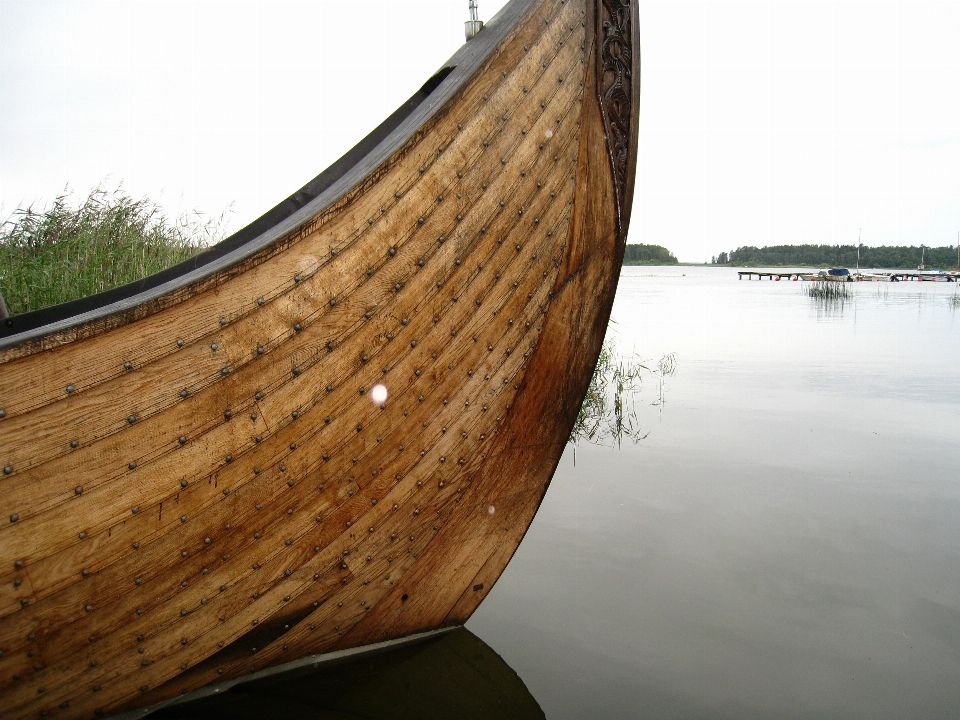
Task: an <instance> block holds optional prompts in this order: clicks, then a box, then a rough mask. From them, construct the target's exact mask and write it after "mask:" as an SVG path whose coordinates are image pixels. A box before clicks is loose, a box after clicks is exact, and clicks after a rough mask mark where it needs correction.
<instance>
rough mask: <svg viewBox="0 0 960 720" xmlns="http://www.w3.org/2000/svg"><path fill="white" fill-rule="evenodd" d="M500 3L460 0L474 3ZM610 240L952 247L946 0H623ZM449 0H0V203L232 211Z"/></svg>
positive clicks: (394, 74)
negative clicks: (621, 120) (637, 126)
mask: <svg viewBox="0 0 960 720" xmlns="http://www.w3.org/2000/svg"><path fill="white" fill-rule="evenodd" d="M503 4H504V0H480V15H481V17H482V18H484V19H489V18H490V17H491V16H492V15H493V14H494V12H495V11H496V10H498V9H499V8H500V7H501V6H502V5H503ZM640 9H641V45H642V53H643V72H642V85H643V90H642V93H641V96H642V100H641V104H642V108H641V118H640V123H641V132H640V137H641V140H640V165H639V170H638V185H637V197H636V206H635V209H634V215H633V226H632V228H631V232H630V242H646V243H656V244H661V245H665V246H666V247H668V248H670V249H671V250H672V251H673V252H674V253H675V254H677V255H678V257H680V259H681V260H685V261H693V262H698V261H703V260H708V259H709V258H710V256H711V255H715V254H717V253H719V252H720V251H721V250H730V249H732V248H735V247H737V246H739V245H748V244H750V245H767V244H771V245H772V244H781V243H802V242H809V243H828V244H834V243H855V242H856V239H857V233H858V231H859V228H861V227H862V228H863V242H864V243H866V244H868V245H882V244H920V243H923V244H925V245H952V244H955V243H956V242H957V232H958V230H960V2H937V3H927V2H881V1H878V0H870V1H869V2H829V1H817V0H798V1H795V2H788V1H782V2H781V1H779V0H768V1H766V2H757V1H751V2H729V1H727V0H711V1H709V2H687V1H683V0H649V1H641V3H640ZM466 16H467V2H466V0H432V1H430V0H421V1H419V2H416V1H414V0H386V1H383V2H376V1H374V0H362V1H361V0H309V1H306V0H302V1H299V2H279V1H277V2H262V1H251V2H243V1H241V0H231V1H230V2H213V1H203V0H190V1H189V2H188V1H186V0H162V1H149V0H126V1H123V2H118V1H116V0H112V1H101V2H92V1H90V0H68V1H63V0H0V219H2V218H5V217H6V216H7V215H9V213H10V212H12V211H13V210H14V209H15V208H16V207H17V206H19V205H26V204H30V203H36V204H37V205H43V204H44V203H47V202H49V201H50V200H51V199H53V198H54V197H55V196H56V195H57V194H59V193H60V192H62V190H63V189H64V188H65V187H66V186H69V187H70V188H71V189H73V190H74V191H75V193H76V195H77V196H83V195H85V194H86V193H87V192H88V191H89V190H90V189H91V188H93V187H95V186H96V185H98V184H100V183H102V182H103V181H106V183H107V185H108V186H112V185H116V184H117V183H118V182H120V181H122V182H123V184H124V186H125V188H126V189H127V191H128V192H129V193H131V194H132V195H134V196H137V197H139V196H141V195H148V196H150V197H151V198H153V199H155V200H159V201H160V202H161V203H162V204H163V205H164V206H165V207H167V208H168V209H169V210H170V212H171V213H172V214H178V213H180V212H184V211H189V210H200V211H202V212H204V213H206V214H208V215H219V214H220V213H221V212H223V210H224V209H225V208H227V207H228V206H230V207H231V208H232V215H231V216H230V229H231V230H237V229H239V228H241V227H242V226H243V225H245V224H246V223H248V222H250V221H251V220H253V219H254V218H256V217H257V216H258V215H259V214H261V213H262V212H264V211H265V210H267V209H269V208H270V207H272V206H273V205H274V204H276V203H277V202H279V201H281V200H282V199H284V198H285V197H286V196H287V195H289V194H290V193H291V192H293V191H294V190H296V189H297V188H299V187H300V186H301V185H303V184H304V183H305V182H307V181H308V180H310V179H311V178H312V177H314V176H315V175H317V174H318V173H319V172H320V171H321V170H323V169H324V168H325V167H326V166H327V165H329V164H330V163H331V162H333V161H334V160H336V158H337V157H339V156H340V155H341V154H342V153H343V152H345V151H346V150H347V149H349V148H350V147H351V146H352V145H353V144H354V143H356V142H357V141H358V140H359V139H361V138H362V137H363V136H364V135H365V134H366V133H367V132H369V131H370V130H372V129H373V128H374V127H375V126H376V125H377V124H378V123H379V122H380V121H381V120H383V119H384V118H385V117H386V116H387V115H388V114H389V113H391V112H392V111H393V110H394V109H396V107H397V106H399V105H400V104H401V103H402V102H403V101H404V100H406V99H407V98H408V97H409V96H410V95H412V94H413V93H414V92H415V91H416V90H417V89H418V88H419V87H420V85H421V84H422V83H423V82H424V81H425V80H426V79H427V78H428V77H429V76H430V75H431V74H432V73H433V72H434V71H435V70H437V69H438V68H439V67H440V66H441V64H442V63H443V62H444V61H445V60H446V59H447V58H448V57H449V56H450V55H452V54H453V52H454V51H455V50H456V49H457V48H458V47H459V46H460V44H461V43H462V42H463V21H464V20H465V19H466Z"/></svg>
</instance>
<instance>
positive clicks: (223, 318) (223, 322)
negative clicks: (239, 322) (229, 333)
mask: <svg viewBox="0 0 960 720" xmlns="http://www.w3.org/2000/svg"><path fill="white" fill-rule="evenodd" d="M226 324H227V319H226V318H225V317H222V318H220V327H223V326H224V325H226Z"/></svg>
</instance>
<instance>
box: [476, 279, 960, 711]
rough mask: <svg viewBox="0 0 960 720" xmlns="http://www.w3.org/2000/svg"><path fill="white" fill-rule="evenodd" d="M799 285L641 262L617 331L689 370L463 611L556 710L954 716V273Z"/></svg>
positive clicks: (957, 372) (957, 475) (959, 653)
mask: <svg viewBox="0 0 960 720" xmlns="http://www.w3.org/2000/svg"><path fill="white" fill-rule="evenodd" d="M802 286H803V283H801V282H789V281H782V282H772V281H747V280H743V281H739V280H737V274H736V271H735V270H732V269H728V268H684V267H681V268H642V267H629V268H624V271H623V274H622V276H621V280H620V286H619V290H618V293H617V298H616V303H615V305H614V311H613V319H614V324H613V330H612V332H613V335H614V336H615V337H616V340H617V342H618V345H619V347H620V349H621V350H622V351H630V350H635V351H636V352H637V353H639V354H640V355H641V356H642V357H644V358H647V359H652V360H654V361H655V360H656V359H657V358H659V357H660V356H661V355H662V354H664V353H669V352H675V353H677V355H678V358H679V365H678V370H677V372H676V374H675V375H674V376H673V377H670V378H667V379H666V380H665V385H664V392H663V402H662V403H660V404H654V402H655V401H656V399H657V393H655V392H653V391H652V389H650V388H648V387H646V386H645V388H644V390H643V391H642V392H641V397H640V404H639V405H638V406H637V409H638V418H639V420H640V422H641V425H642V426H643V427H644V432H647V431H649V434H648V435H647V436H646V438H645V439H644V440H641V441H640V442H638V443H636V444H633V443H630V442H625V443H624V444H623V446H622V447H621V448H620V449H619V450H616V449H611V448H604V447H595V446H591V445H589V444H583V443H581V444H580V445H579V446H578V447H577V448H576V464H574V453H573V449H572V447H571V448H568V451H567V453H566V454H565V456H564V458H563V460H562V461H561V463H560V468H559V470H558V472H557V474H556V476H555V478H554V481H553V484H552V485H551V487H550V490H549V492H548V493H547V496H546V499H545V501H544V503H543V506H542V507H541V509H540V511H539V513H538V514H537V517H536V519H535V520H534V523H533V525H532V526H531V528H530V530H529V532H528V533H527V536H526V538H525V539H524V541H523V543H522V544H521V546H520V549H519V550H518V552H517V554H516V555H515V557H514V558H513V560H512V561H511V563H510V565H509V566H508V567H507V570H506V572H505V573H504V575H503V577H502V578H501V580H500V581H499V582H498V584H497V585H496V586H495V587H494V589H493V591H492V592H491V593H490V595H489V596H488V597H487V599H486V600H485V601H484V603H483V604H482V605H481V606H480V608H479V610H478V611H477V613H476V614H475V615H474V616H473V618H472V619H471V620H470V622H469V623H468V624H467V627H468V628H469V629H471V630H472V631H473V632H474V633H476V634H477V635H478V636H479V637H481V638H482V639H483V640H484V641H485V642H487V643H488V644H489V645H490V646H492V647H493V648H495V649H496V651H497V652H498V653H499V654H500V655H501V656H502V657H503V658H504V660H505V661H506V662H507V663H509V665H510V666H511V667H513V669H514V670H516V671H517V673H518V674H519V676H520V677H521V678H522V679H523V681H524V682H525V683H526V685H527V687H528V688H529V690H530V691H531V693H532V694H533V696H534V697H535V698H536V699H537V701H538V702H539V704H540V706H541V707H542V708H543V710H544V712H545V713H546V716H547V717H548V718H586V717H605V718H619V717H623V718H634V717H649V718H675V717H697V718H812V717H813V718H860V717H862V718H903V717H912V718H947V717H954V718H955V717H958V716H960V309H957V308H955V307H954V306H953V305H952V303H951V302H950V300H951V297H950V296H951V295H952V294H953V293H954V292H956V290H957V285H955V284H952V283H857V284H853V287H852V288H851V290H852V292H853V294H854V297H853V298H852V299H851V300H849V301H847V302H846V303H844V304H843V306H842V307H838V306H830V307H827V306H824V305H823V304H822V303H820V304H818V303H817V302H815V301H814V300H813V299H811V298H809V297H806V296H805V295H803V293H802V292H801V288H802ZM652 384H653V380H652V379H651V380H650V381H648V385H652Z"/></svg>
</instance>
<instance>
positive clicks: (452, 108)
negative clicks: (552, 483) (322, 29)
mask: <svg viewBox="0 0 960 720" xmlns="http://www.w3.org/2000/svg"><path fill="white" fill-rule="evenodd" d="M520 7H522V8H524V9H523V12H519V13H518V12H513V13H512V14H511V12H508V13H507V14H506V17H516V22H515V23H514V24H513V25H511V26H505V27H503V28H502V29H501V30H497V27H496V23H493V24H491V25H490V26H488V28H487V29H485V30H484V33H491V34H493V33H498V32H499V33H500V34H499V35H497V36H496V37H498V38H500V39H499V40H498V41H497V42H496V43H494V44H493V45H491V47H490V50H489V52H488V53H487V54H486V55H484V56H483V57H481V58H479V59H478V60H477V62H476V64H475V65H474V66H470V67H471V68H472V69H471V70H470V72H469V73H467V74H464V75H463V77H462V78H460V79H459V80H457V81H456V82H457V83H459V84H455V85H452V87H453V88H454V89H453V90H452V91H450V92H448V93H447V94H446V95H445V96H444V97H445V99H444V101H443V102H442V103H440V104H438V105H437V106H436V108H434V109H433V110H432V111H431V112H430V113H429V114H427V115H425V116H424V117H425V119H424V121H423V123H422V124H421V125H420V126H419V127H417V128H408V129H405V130H403V132H405V133H407V134H406V135H404V136H403V137H404V138H405V139H404V140H403V141H402V142H399V143H397V144H396V145H395V149H394V150H392V151H391V153H389V154H387V155H385V156H383V159H382V160H379V161H378V162H377V163H376V164H372V165H370V166H369V167H367V168H366V169H367V172H366V175H365V176H363V177H360V178H358V179H357V180H356V182H355V184H354V185H353V186H352V187H349V188H347V189H345V190H343V192H342V193H341V194H340V195H337V196H336V197H334V198H333V199H332V200H331V201H330V202H329V203H327V204H326V205H323V206H322V207H318V208H317V209H316V211H315V212H314V214H313V215H312V216H310V217H306V218H305V219H304V220H303V221H302V222H300V224H299V225H296V226H295V227H291V229H290V230H289V231H288V232H286V233H285V234H281V235H278V236H277V237H276V238H275V239H274V240H271V241H270V242H269V243H266V244H264V245H262V246H260V247H258V249H257V250H256V251H255V252H250V253H246V254H242V256H238V259H237V260H236V261H235V262H231V263H226V264H224V265H222V266H218V268H217V269H216V271H212V272H210V273H208V274H207V275H203V274H202V273H201V274H196V275H191V276H190V279H189V281H185V282H184V283H183V284H181V285H174V286H171V287H170V288H168V289H167V290H165V291H164V292H162V293H155V294H154V295H152V296H150V297H149V298H146V299H144V300H143V302H141V303H139V304H134V305H130V304H129V303H128V306H126V307H125V308H124V309H122V310H121V311H116V312H111V311H107V310H105V311H104V312H103V313H102V314H101V315H99V316H95V317H90V318H86V319H84V320H83V321H82V322H79V323H78V324H76V325H75V326H58V327H57V329H56V330H52V331H51V332H50V333H48V334H47V335H44V336H41V337H39V338H35V337H31V339H29V340H26V341H24V342H23V343H21V344H19V345H18V344H12V345H10V344H8V345H6V346H4V347H2V348H0V365H2V368H3V372H2V373H0V408H2V409H3V413H2V417H0V464H2V466H3V467H4V473H3V475H2V476H0V517H3V518H4V522H2V523H0V582H2V589H0V650H2V651H3V654H2V655H0V700H2V702H0V707H2V712H0V714H5V715H4V716H11V717H32V716H34V715H37V714H39V713H40V712H41V711H47V712H48V713H51V714H55V713H59V714H60V715H61V716H63V717H92V716H94V715H96V714H100V713H110V712H114V711H118V710H121V709H131V708H135V707H140V706H143V705H148V704H150V703H152V702H156V701H159V700H162V699H165V698H169V697H174V696H176V695H177V694H179V693H182V692H187V691H190V690H192V689H195V688H197V687H200V686H202V685H204V684H206V683H209V682H212V681H214V680H217V679H226V678H234V677H240V676H242V675H244V674H246V673H249V672H251V671H252V670H256V669H260V668H263V667H267V666H270V665H273V664H277V663H282V662H287V661H289V660H293V659H296V658H299V657H303V656H304V655H307V654H310V653H320V652H325V651H329V650H333V649H336V648H343V647H353V646H359V645H365V644H368V643H372V642H377V641H380V640H384V639H390V638H396V637H402V636H403V635H406V634H409V633H412V632H417V631H421V630H424V629H429V628H436V627H441V626H444V625H451V624H459V623H462V622H464V621H465V620H466V619H467V618H468V617H469V616H470V614H471V613H472V612H473V610H474V609H475V608H476V606H477V604H479V602H480V601H481V600H482V598H483V597H484V596H485V595H486V593H488V592H489V590H490V588H491V587H492V586H493V584H494V583H495V582H496V580H497V578H498V577H499V575H500V573H501V572H502V571H503V568H504V566H505V565H506V563H507V562H508V561H509V558H510V557H511V555H512V554H513V552H514V551H515V550H516V547H517V545H518V544H519V542H520V540H521V538H522V536H523V534H524V532H525V531H526V528H527V527H528V526H529V524H530V522H531V520H532V518H533V515H534V513H535V512H536V509H537V507H538V506H539V503H540V501H541V499H542V498H543V494H544V492H545V491H546V487H547V484H548V483H549V479H550V477H551V475H552V473H553V470H554V469H555V467H556V463H557V462H558V460H559V457H560V454H561V452H562V450H563V447H564V444H565V442H566V439H567V436H568V434H569V432H570V428H571V427H572V424H573V421H574V419H575V417H576V412H577V409H578V408H579V404H580V402H581V399H582V397H583V393H584V391H585V388H586V386H587V383H588V382H589V378H590V374H591V373H592V370H593V366H594V363H595V362H596V357H597V353H598V352H599V348H600V344H601V343H602V340H603V334H604V329H605V326H606V321H607V319H608V316H609V311H610V307H611V305H612V300H613V294H614V291H615V288H616V277H617V273H618V270H619V266H620V259H621V255H622V252H623V244H624V241H625V232H626V221H628V219H629V214H628V212H624V207H626V206H627V205H629V202H630V198H631V193H632V182H633V181H632V173H633V169H632V164H631V163H632V162H634V161H635V135H636V101H637V95H638V91H639V85H638V77H639V76H638V72H639V61H638V60H636V52H637V48H636V37H637V36H636V5H635V3H629V2H627V3H624V2H620V0H598V1H597V2H593V1H592V0H590V1H587V0H520ZM611 19H612V20H611ZM624 32H626V33H628V35H629V37H628V38H627V39H626V40H624V39H623V33H624ZM491 36H493V35H491ZM611 38H613V40H615V41H616V42H617V43H625V44H626V46H630V45H631V44H632V47H633V51H632V52H633V54H632V55H630V56H629V57H630V58H632V59H631V60H630V62H631V63H632V65H630V67H629V68H628V69H629V70H631V72H632V73H633V74H632V75H631V74H630V73H628V72H626V71H624V67H625V66H623V63H622V62H621V63H620V65H616V62H614V61H613V60H611V58H614V59H617V58H619V59H620V60H622V58H623V57H627V55H625V54H624V53H622V52H621V51H620V50H617V51H616V52H615V53H613V54H611V52H610V51H609V48H610V47H612V46H611V42H612V40H611ZM478 39H482V34H481V36H478ZM472 42H477V41H476V40H475V41H472ZM605 48H606V50H605ZM618 62H619V60H618ZM611 67H612V68H613V69H611ZM628 76H629V78H630V82H632V83H633V85H631V86H630V87H626V86H624V85H623V84H622V82H621V84H620V85H617V84H616V83H617V82H619V81H622V80H623V78H625V77H628ZM450 77H451V78H454V77H455V74H454V75H451V76H450ZM445 82H447V81H445ZM611 88H612V89H611ZM623 97H627V98H628V99H629V103H628V104H627V105H628V107H626V109H624V103H623V102H622V98H623ZM611 98H615V99H617V102H616V103H614V102H612V100H611ZM611 108H613V110H612V109H611ZM611 128H613V129H614V130H616V133H617V140H616V143H614V144H611V141H610V139H609V138H610V134H611V132H612V131H611ZM401 129H402V126H401V128H398V130H397V132H398V133H400V131H401ZM631 133H632V134H631ZM401 134H402V133H401ZM391 137H392V136H391ZM388 140H390V138H388ZM385 142H386V141H385ZM390 142H393V141H392V140H390ZM624 142H625V143H626V145H624V144H623V143H624ZM631 142H632V143H634V144H633V145H632V146H630V143H631ZM617 143H619V145H618V144H617ZM387 144H388V145H389V146H390V147H394V145H390V143H389V142H388V143H387ZM621 146H623V147H626V148H627V160H626V165H624V164H623V163H622V162H621V163H620V165H618V164H617V163H618V162H620V160H619V158H620V157H621V156H622V155H623V152H622V151H621V150H618V149H616V148H620V147H621ZM630 147H632V148H633V149H632V150H631V149H630ZM631 152H632V153H633V155H630V153H631ZM617 153H619V154H617ZM631 158H634V159H633V160H631ZM366 162H367V161H366V160H364V161H361V162H360V163H359V166H365V163H366ZM623 168H627V170H628V171H629V172H627V175H626V176H624V170H623ZM377 385H383V386H384V387H385V388H386V390H387V397H386V399H385V400H374V398H373V395H372V389H373V388H374V387H375V386H377ZM7 519H9V522H7Z"/></svg>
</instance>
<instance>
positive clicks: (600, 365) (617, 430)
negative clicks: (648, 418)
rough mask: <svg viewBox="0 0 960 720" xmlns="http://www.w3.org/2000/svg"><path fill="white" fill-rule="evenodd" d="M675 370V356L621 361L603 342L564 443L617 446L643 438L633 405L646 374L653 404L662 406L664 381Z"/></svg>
mask: <svg viewBox="0 0 960 720" xmlns="http://www.w3.org/2000/svg"><path fill="white" fill-rule="evenodd" d="M676 369H677V356H676V354H675V353H670V354H668V355H664V356H663V357H662V358H660V361H659V362H658V363H657V364H656V365H653V364H646V363H644V362H639V361H636V360H624V359H623V358H621V357H620V356H619V354H618V352H617V348H616V344H615V343H614V342H613V341H612V340H607V341H606V342H604V344H603V347H602V348H601V350H600V357H599V358H598V359H597V367H596V368H595V369H594V371H593V377H592V378H590V386H589V387H588V388H587V394H586V396H585V397H584V399H583V404H582V405H581V406H580V412H579V413H578V414H577V421H576V423H574V426H573V431H572V432H571V433H570V438H569V440H568V442H572V443H577V442H580V441H581V440H586V441H587V442H590V443H593V444H595V445H606V444H608V443H610V444H615V445H617V446H619V445H621V444H622V442H623V439H624V438H628V439H630V440H632V441H633V442H637V441H639V440H642V439H643V438H645V437H646V436H647V433H644V432H643V430H642V428H641V427H640V423H639V419H638V417H637V409H636V403H637V399H638V397H639V394H640V390H641V387H642V384H643V375H644V374H645V373H646V374H647V375H649V376H650V377H651V379H652V380H653V381H654V382H655V383H656V384H657V387H656V390H657V396H656V398H655V399H654V400H653V401H652V404H653V405H662V404H663V389H664V388H663V381H664V378H666V377H669V376H671V375H673V374H674V373H675V372H676Z"/></svg>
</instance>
